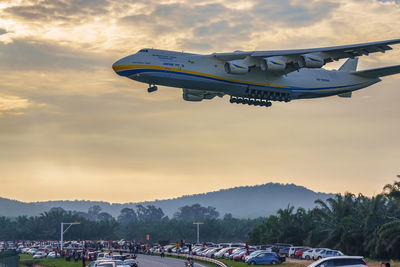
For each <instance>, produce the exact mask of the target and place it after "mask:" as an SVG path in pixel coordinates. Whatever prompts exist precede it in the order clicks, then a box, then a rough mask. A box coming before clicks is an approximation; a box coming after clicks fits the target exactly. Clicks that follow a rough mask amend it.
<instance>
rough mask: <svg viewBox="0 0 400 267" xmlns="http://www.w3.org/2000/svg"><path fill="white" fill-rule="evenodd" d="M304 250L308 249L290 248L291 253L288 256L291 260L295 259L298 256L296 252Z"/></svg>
mask: <svg viewBox="0 0 400 267" xmlns="http://www.w3.org/2000/svg"><path fill="white" fill-rule="evenodd" d="M302 248H306V247H304V246H301V247H290V248H289V252H288V256H289V257H290V258H294V257H295V256H296V252H297V251H298V250H300V249H302Z"/></svg>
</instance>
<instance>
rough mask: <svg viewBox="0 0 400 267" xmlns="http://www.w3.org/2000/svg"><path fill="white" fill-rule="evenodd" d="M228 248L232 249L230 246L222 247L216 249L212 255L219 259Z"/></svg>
mask: <svg viewBox="0 0 400 267" xmlns="http://www.w3.org/2000/svg"><path fill="white" fill-rule="evenodd" d="M230 249H232V248H231V247H227V248H223V249H221V250H220V251H218V252H217V253H215V254H214V257H215V258H218V259H220V258H222V257H223V256H224V254H225V253H226V252H227V251H229V250H230Z"/></svg>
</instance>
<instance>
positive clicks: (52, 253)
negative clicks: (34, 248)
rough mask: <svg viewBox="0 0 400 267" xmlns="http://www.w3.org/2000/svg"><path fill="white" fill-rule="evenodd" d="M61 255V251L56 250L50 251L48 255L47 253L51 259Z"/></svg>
mask: <svg viewBox="0 0 400 267" xmlns="http://www.w3.org/2000/svg"><path fill="white" fill-rule="evenodd" d="M60 256H61V255H60V253H57V254H56V253H55V252H54V251H52V252H50V253H49V254H48V255H47V258H49V259H55V258H59V257H60Z"/></svg>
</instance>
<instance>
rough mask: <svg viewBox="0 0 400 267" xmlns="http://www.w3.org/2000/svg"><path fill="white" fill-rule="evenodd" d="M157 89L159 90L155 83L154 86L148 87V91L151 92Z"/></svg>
mask: <svg viewBox="0 0 400 267" xmlns="http://www.w3.org/2000/svg"><path fill="white" fill-rule="evenodd" d="M157 90H158V88H157V86H155V85H153V86H151V85H149V88H147V92H149V93H152V92H155V91H157Z"/></svg>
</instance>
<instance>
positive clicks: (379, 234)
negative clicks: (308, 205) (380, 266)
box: [248, 176, 400, 259]
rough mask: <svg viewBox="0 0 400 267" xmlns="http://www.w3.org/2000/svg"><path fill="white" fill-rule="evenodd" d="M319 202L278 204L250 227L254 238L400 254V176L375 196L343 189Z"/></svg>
mask: <svg viewBox="0 0 400 267" xmlns="http://www.w3.org/2000/svg"><path fill="white" fill-rule="evenodd" d="M398 177H399V176H398ZM399 178H400V177H399ZM316 204H317V206H316V207H315V208H313V209H311V210H308V211H306V210H304V209H302V208H299V209H297V210H295V209H294V208H293V207H292V206H288V207H287V208H286V209H280V210H278V212H277V214H276V215H273V216H269V217H268V218H266V220H265V221H264V222H263V223H262V224H260V225H257V226H256V227H254V228H253V230H252V231H250V232H249V233H248V236H249V242H250V243H252V244H269V243H275V242H281V243H291V244H296V245H304V246H310V247H327V248H332V249H338V250H340V251H342V252H343V253H345V254H347V255H362V256H364V257H369V258H374V259H399V258H400V250H399V247H400V182H395V183H394V184H388V185H386V186H385V187H384V190H383V192H382V193H381V194H378V195H376V196H374V197H366V196H363V195H362V194H359V195H357V196H356V195H354V194H351V193H346V194H344V195H341V194H337V195H336V196H335V197H334V198H329V199H327V201H325V202H324V201H321V200H317V201H316Z"/></svg>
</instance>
